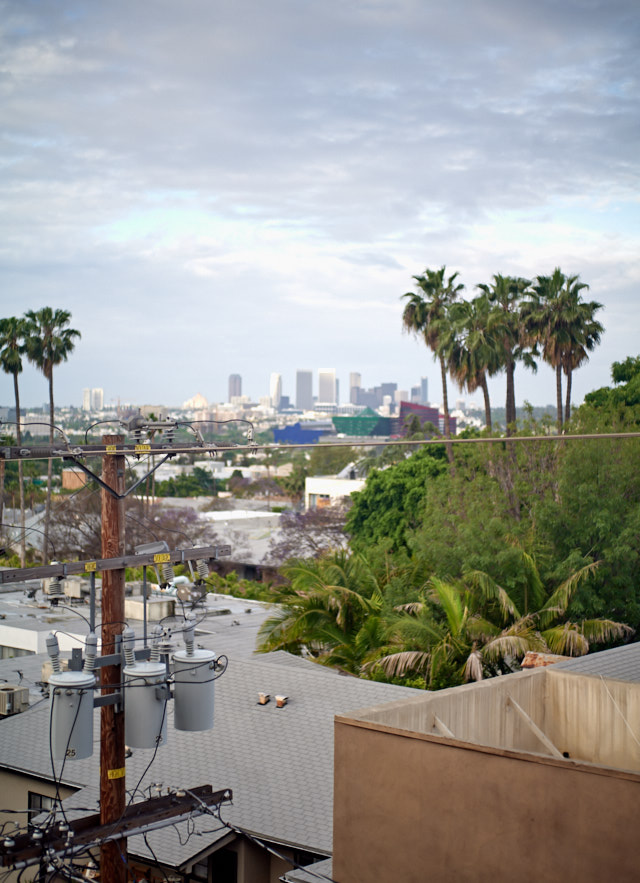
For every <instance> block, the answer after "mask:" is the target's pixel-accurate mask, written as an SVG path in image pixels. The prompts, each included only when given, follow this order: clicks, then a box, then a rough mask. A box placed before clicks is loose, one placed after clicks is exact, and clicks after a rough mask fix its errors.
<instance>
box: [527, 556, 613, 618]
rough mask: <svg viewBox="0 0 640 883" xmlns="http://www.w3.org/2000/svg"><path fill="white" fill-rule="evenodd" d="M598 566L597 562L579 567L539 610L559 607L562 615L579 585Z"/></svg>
mask: <svg viewBox="0 0 640 883" xmlns="http://www.w3.org/2000/svg"><path fill="white" fill-rule="evenodd" d="M598 564H599V562H598V561H593V562H592V563H591V564H585V566H584V567H581V568H580V570H577V571H576V572H575V573H572V574H571V576H570V577H569V578H568V579H566V580H565V581H564V582H563V583H562V584H561V585H559V586H558V588H557V589H556V590H555V592H554V593H553V594H552V595H551V597H550V598H549V599H548V600H547V602H546V604H544V605H543V606H542V608H541V609H542V610H547V609H549V608H550V607H559V608H560V609H561V610H562V612H563V613H564V612H565V611H566V609H567V607H568V606H569V603H570V601H571V599H572V598H573V596H574V595H575V593H576V590H577V588H578V586H579V585H580V583H581V582H582V581H583V580H585V579H586V578H587V577H589V576H590V575H591V574H592V573H593V572H594V571H595V569H596V568H597V567H598Z"/></svg>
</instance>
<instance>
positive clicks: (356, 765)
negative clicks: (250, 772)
mask: <svg viewBox="0 0 640 883" xmlns="http://www.w3.org/2000/svg"><path fill="white" fill-rule="evenodd" d="M505 680H506V679H505ZM509 680H511V679H509ZM447 692H448V691H447ZM478 692H479V695H485V698H488V694H485V691H478ZM334 787H335V794H334V855H333V877H334V878H335V879H336V880H340V883H361V881H364V880H366V881H367V883H388V881H390V880H393V881H394V883H423V881H424V880H427V879H428V880H429V881H433V883H438V881H451V883H467V881H468V883H472V881H473V883H477V881H478V880H491V881H492V883H503V881H504V883H512V881H513V880H518V879H519V880H523V881H529V880H531V881H537V880H544V881H545V883H567V881H570V880H580V881H581V883H589V881H594V883H595V881H602V880H608V879H612V880H616V881H617V883H620V881H631V880H634V881H635V880H637V879H638V876H639V870H638V865H639V860H638V857H637V849H636V843H637V831H636V827H637V826H636V818H637V807H638V804H639V801H640V775H638V774H637V773H627V772H622V771H619V770H612V769H603V768H601V767H596V766H589V765H586V764H579V763H577V762H574V761H571V760H563V759H560V760H556V759H554V758H551V757H543V756H541V755H534V754H526V753H522V752H515V751H508V750H505V749H499V748H490V747H484V746H480V745H471V744H468V743H462V742H457V741H453V740H451V739H449V740H447V739H444V738H442V737H439V736H434V735H428V734H423V733H417V732H410V731H407V730H400V729H398V728H397V727H394V726H385V725H383V724H377V723H367V722H364V721H356V720H352V719H349V718H346V717H338V718H336V724H335V783H334Z"/></svg>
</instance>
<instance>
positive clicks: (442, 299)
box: [402, 266, 464, 463]
mask: <svg viewBox="0 0 640 883" xmlns="http://www.w3.org/2000/svg"><path fill="white" fill-rule="evenodd" d="M445 272H446V267H444V266H443V267H440V269H439V270H430V269H428V268H427V269H425V271H424V273H423V274H422V275H420V276H414V277H413V278H414V280H415V282H416V287H417V289H418V291H415V292H407V293H406V294H403V295H402V297H403V298H404V299H405V300H406V303H405V306H404V310H403V313H402V327H403V328H404V330H405V331H407V332H409V333H410V334H415V335H416V336H419V337H422V338H423V340H424V342H425V344H426V345H427V347H428V349H430V350H431V351H432V353H433V355H434V358H435V359H437V360H438V361H439V362H440V376H441V380H442V410H443V412H444V434H445V437H446V438H447V439H450V438H451V428H450V426H449V396H448V394H447V357H448V351H449V348H450V346H451V344H452V326H451V322H450V321H449V316H448V310H449V307H450V305H451V304H452V303H453V302H454V301H455V300H456V298H457V297H458V294H459V293H460V292H461V291H462V290H463V288H464V285H462V284H460V283H456V279H457V278H458V276H459V273H453V274H452V275H451V276H449V278H448V279H446V278H445ZM447 456H448V458H449V462H450V463H453V450H452V447H451V445H448V446H447Z"/></svg>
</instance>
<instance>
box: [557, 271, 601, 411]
mask: <svg viewBox="0 0 640 883" xmlns="http://www.w3.org/2000/svg"><path fill="white" fill-rule="evenodd" d="M588 287H589V286H588V285H586V284H585V283H582V282H579V281H578V277H577V276H571V277H569V279H567V282H566V285H565V292H564V294H565V298H566V300H567V301H568V303H569V304H570V305H571V310H570V315H571V321H570V322H569V338H570V343H569V346H568V347H567V351H566V353H565V356H564V358H563V362H562V369H563V371H564V373H565V374H566V377H567V395H566V404H565V413H564V420H565V423H568V422H569V420H570V419H571V384H572V378H573V372H574V371H575V370H576V368H579V367H580V366H581V365H583V364H584V363H585V362H587V361H588V360H589V355H588V353H590V352H591V351H592V350H593V349H594V348H595V347H596V346H597V345H598V344H599V343H600V336H601V335H602V333H603V332H604V326H603V325H601V324H600V322H598V321H597V319H596V318H595V314H596V313H597V312H598V310H601V309H602V304H599V303H598V302H597V301H595V300H592V301H583V300H582V299H581V297H580V291H581V290H582V289H583V288H588Z"/></svg>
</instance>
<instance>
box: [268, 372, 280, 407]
mask: <svg viewBox="0 0 640 883" xmlns="http://www.w3.org/2000/svg"><path fill="white" fill-rule="evenodd" d="M269 398H270V399H271V404H272V406H273V407H274V408H276V409H277V408H279V407H280V399H281V398H282V375H281V374H276V373H273V374H272V375H271V382H270V384H269Z"/></svg>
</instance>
